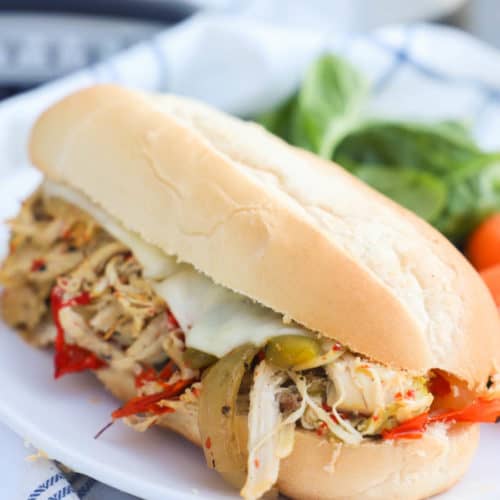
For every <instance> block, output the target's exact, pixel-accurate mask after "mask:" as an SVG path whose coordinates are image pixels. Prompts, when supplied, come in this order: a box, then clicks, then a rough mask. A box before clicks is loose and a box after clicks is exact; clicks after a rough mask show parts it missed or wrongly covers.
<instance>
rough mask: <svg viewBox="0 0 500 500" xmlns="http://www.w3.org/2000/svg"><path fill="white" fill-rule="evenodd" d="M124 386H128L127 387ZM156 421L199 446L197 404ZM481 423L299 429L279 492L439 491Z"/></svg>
mask: <svg viewBox="0 0 500 500" xmlns="http://www.w3.org/2000/svg"><path fill="white" fill-rule="evenodd" d="M96 375H97V376H98V377H99V378H100V379H101V380H102V381H103V382H104V384H105V385H106V386H107V388H108V389H109V390H110V391H111V392H112V393H113V394H115V396H117V397H119V398H120V399H123V400H128V399H130V398H131V397H133V396H134V395H135V389H134V385H133V379H131V381H129V383H130V385H128V383H125V384H124V383H123V378H120V377H117V376H116V375H115V374H113V373H112V371H111V370H100V371H98V372H96ZM126 386H128V388H127V387H126ZM159 425H161V426H162V427H165V428H168V429H170V430H173V431H174V432H177V433H179V434H181V435H183V436H184V437H186V438H187V439H189V440H190V441H192V442H193V443H195V444H196V445H198V446H201V440H200V434H199V430H198V415H197V412H196V411H195V410H193V409H192V410H190V411H189V410H188V411H179V412H175V413H169V414H167V415H165V416H164V417H162V418H161V419H160V421H159ZM478 439H479V425H471V424H467V425H464V424H461V425H456V426H454V427H452V428H451V429H449V430H448V431H446V429H445V428H444V427H443V426H437V427H434V428H431V429H430V430H428V431H427V432H426V433H425V435H424V437H423V438H422V439H419V440H402V441H395V442H393V441H383V442H377V441H368V442H364V443H363V444H361V445H360V446H347V445H342V444H340V443H338V444H335V443H330V442H328V441H327V440H326V439H325V438H322V437H319V436H317V435H316V434H315V433H314V432H310V431H304V430H297V431H296V432H295V445H294V449H293V452H292V454H291V455H290V456H289V457H288V458H286V459H284V460H282V461H281V467H280V473H279V480H278V487H279V490H280V491H281V493H283V494H285V495H287V496H289V497H291V498H300V499H302V500H323V499H324V500H334V499H356V500H363V499H371V500H374V499H379V500H393V499H394V500H395V499H401V500H419V499H422V498H427V497H429V496H431V495H435V494H437V493H440V492H442V491H444V490H446V489H448V488H450V487H451V486H452V485H453V484H455V483H456V482H457V481H458V480H459V479H460V478H461V477H462V475H463V474H464V472H465V471H466V469H467V467H468V466H469V463H470V461H471V459H472V457H473V455H474V452H475V450H476V448H477V444H478Z"/></svg>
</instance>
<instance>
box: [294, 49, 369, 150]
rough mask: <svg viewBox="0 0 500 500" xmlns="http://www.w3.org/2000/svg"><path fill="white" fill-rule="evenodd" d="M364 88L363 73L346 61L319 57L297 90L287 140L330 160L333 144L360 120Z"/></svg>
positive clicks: (365, 82) (365, 92)
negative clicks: (290, 131) (293, 118)
mask: <svg viewBox="0 0 500 500" xmlns="http://www.w3.org/2000/svg"><path fill="white" fill-rule="evenodd" d="M368 91H369V87H368V84H367V81H366V80H365V78H364V77H363V75H362V74H361V73H359V71H357V70H356V69H355V68H353V67H352V66H351V65H350V64H348V63H347V62H346V61H344V60H343V59H340V58H339V57H337V56H334V55H324V56H322V57H320V58H319V59H317V60H316V61H315V62H314V63H313V64H312V66H311V67H310V68H309V70H308V71H307V73H306V75H305V78H304V81H303V83H302V87H301V88H300V90H299V93H298V96H297V108H296V115H295V120H294V122H293V124H292V135H291V142H292V143H293V144H295V145H297V146H300V147H303V148H305V149H309V150H310V151H313V152H315V153H317V154H319V155H320V156H322V157H324V158H328V159H330V158H331V157H332V154H333V151H334V149H335V146H336V144H337V143H338V142H339V141H340V140H341V139H342V138H343V137H344V136H345V135H346V133H347V132H349V130H351V129H352V128H353V127H354V126H355V125H356V124H357V123H358V121H359V120H360V117H361V114H362V111H363V109H364V107H365V105H366V102H367V99H368Z"/></svg>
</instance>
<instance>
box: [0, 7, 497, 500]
mask: <svg viewBox="0 0 500 500" xmlns="http://www.w3.org/2000/svg"><path fill="white" fill-rule="evenodd" d="M327 51H331V52H337V53H340V54H342V55H344V56H345V57H347V58H349V60H350V61H351V62H353V63H354V64H355V65H356V66H358V67H360V68H361V69H362V70H363V72H364V73H365V74H366V75H367V77H368V78H369V79H370V81H371V83H372V86H373V89H374V99H373V101H372V103H371V112H373V113H376V114H377V116H381V115H383V116H386V117H391V118H394V117H401V116H405V117H407V118H408V117H413V118H415V119H429V118H431V119H438V118H439V119H460V120H467V121H469V122H470V123H471V124H472V125H473V130H474V133H475V134H476V137H477V139H478V140H479V142H480V143H481V145H482V146H483V147H485V148H494V147H498V146H499V139H500V135H499V134H498V132H497V131H498V130H500V57H498V55H497V53H496V52H495V51H494V50H493V49H490V48H488V47H486V46H483V45H482V44H480V43H479V42H477V41H475V40H474V39H472V38H470V37H468V36H467V35H465V34H462V33H460V32H457V31H455V30H453V29H451V28H444V27H437V26H431V25H409V26H395V27H390V28H385V29H381V30H378V31H375V32H373V33H369V34H362V35H350V36H346V35H340V34H337V33H333V32H330V30H329V29H328V28H323V29H317V30H304V29H299V28H296V27H286V26H277V25H275V24H272V23H271V24H266V22H264V21H262V20H260V21H259V22H257V21H253V20H250V19H245V18H242V17H238V16H234V15H233V16H231V15H210V14H201V15H197V16H194V17H193V18H192V19H190V20H188V21H187V22H184V23H182V24H180V25H178V26H177V27H174V28H172V29H169V30H167V31H166V32H164V33H161V34H159V35H158V36H156V37H155V38H153V39H152V40H150V41H148V42H145V43H141V44H139V45H137V46H135V47H133V48H131V49H129V50H127V51H126V52H123V53H122V54H120V55H118V56H115V57H113V58H112V59H110V60H108V61H106V62H104V63H101V64H98V65H96V66H93V67H91V68H89V69H86V70H84V71H80V72H78V73H76V74H74V75H72V76H70V77H67V78H64V79H62V80H60V81H57V82H55V83H51V84H49V85H46V86H43V87H41V88H39V89H36V90H34V91H32V92H28V93H27V94H24V95H21V96H19V97H15V98H12V99H10V100H8V101H5V102H3V103H0V151H1V155H0V179H2V180H1V183H2V184H3V185H4V186H6V185H7V184H6V183H7V182H14V181H15V179H19V178H21V177H22V176H23V175H26V172H27V169H28V168H29V160H28V157H27V154H26V145H27V140H28V136H29V129H30V127H31V125H32V123H33V121H34V120H35V118H36V116H37V115H38V114H39V113H40V112H41V111H42V110H43V109H44V108H46V107H47V106H48V105H49V104H51V103H53V102H54V101H56V100H57V99H59V98H61V97H62V96H64V95H66V94H68V93H70V92H72V91H73V90H75V89H77V88H80V87H84V86H88V85H91V84H95V83H103V82H113V83H117V84H120V85H126V86H129V87H132V88H140V89H146V90H150V91H158V92H172V93H176V94H181V95H188V96H192V97H194V98H197V99H202V100H204V101H206V102H208V103H210V104H213V105H214V106H217V107H219V108H221V109H223V110H225V111H228V112H230V113H234V114H237V115H240V116H243V117H249V116H251V115H253V114H254V113H257V112H259V111H262V110H265V109H267V108H268V107H269V106H272V105H273V104H276V103H277V102H279V101H280V100H282V99H284V98H285V97H286V96H287V95H288V94H290V92H292V91H293V89H294V88H296V86H297V84H298V82H299V81H300V78H301V75H302V74H303V72H304V70H305V68H306V67H307V65H308V64H309V63H310V62H311V61H312V60H313V59H314V58H315V57H317V56H318V55H319V54H321V53H323V52H327ZM457 61H460V62H462V61H466V64H462V63H460V64H457ZM0 414H1V412H0ZM0 442H1V443H2V461H1V462H0V470H1V471H2V476H3V477H5V478H7V479H6V480H5V481H3V482H4V484H3V486H2V488H3V489H2V490H1V491H2V493H1V495H0V496H2V498H6V499H7V498H8V499H11V498H12V499H16V498H23V499H30V500H32V499H43V500H46V499H49V498H51V499H52V498H53V499H62V498H68V499H71V500H75V499H77V498H80V499H83V498H93V499H99V500H100V499H112V498H113V499H115V498H116V499H120V500H124V499H126V498H132V497H130V496H128V495H126V494H125V493H120V492H117V491H116V490H112V489H110V488H108V487H106V486H104V485H102V484H100V483H98V482H96V481H95V480H94V479H91V478H87V477H85V476H82V475H81V474H78V473H77V472H68V471H65V470H64V469H62V468H60V467H59V466H58V465H57V464H56V463H55V462H53V461H51V460H48V459H47V458H46V457H44V455H43V453H39V454H37V451H36V450H29V449H27V448H26V447H25V444H24V443H23V441H22V439H20V438H15V437H14V436H13V435H12V434H11V433H10V431H8V430H7V429H6V428H4V427H0ZM4 450H6V451H5V452H4ZM28 455H33V457H32V459H31V460H30V461H27V460H26V457H27V456H28ZM6 457H9V459H6ZM12 457H15V458H12ZM16 482H17V484H14V483H16ZM3 490H5V493H4V492H3ZM449 498H459V497H451V496H450V497H449ZM460 498H462V497H460ZM463 498H467V496H466V497H463ZM484 498H486V496H484ZM491 498H496V497H491Z"/></svg>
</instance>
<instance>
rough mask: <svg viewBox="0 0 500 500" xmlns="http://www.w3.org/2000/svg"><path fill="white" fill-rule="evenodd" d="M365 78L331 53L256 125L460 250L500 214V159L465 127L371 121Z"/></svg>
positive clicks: (444, 124) (318, 60)
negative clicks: (410, 214)
mask: <svg viewBox="0 0 500 500" xmlns="http://www.w3.org/2000/svg"><path fill="white" fill-rule="evenodd" d="M368 99H369V87H368V85H367V83H366V80H365V79H364V78H363V75H361V74H360V73H359V72H358V71H357V70H356V69H355V68H354V67H353V66H351V65H350V64H348V63H347V62H345V61H344V60H342V59H340V58H339V57H336V56H332V55H324V56H322V57H320V58H319V59H317V60H316V61H315V62H314V63H313V64H312V65H311V66H310V68H309V69H308V71H307V72H306V74H305V77H304V80H303V82H302V85H301V87H300V89H299V90H298V91H297V92H296V93H295V94H294V95H293V96H291V97H290V98H289V99H288V100H287V101H286V102H285V103H284V104H282V105H281V106H279V107H278V108H276V109H275V110H273V111H271V112H268V113H266V114H264V115H262V116H261V117H260V118H259V119H258V121H260V123H262V124H263V125H264V126H265V127H266V128H267V129H268V130H270V131H271V132H273V133H275V134H276V135H278V136H280V137H282V138H283V139H285V140H286V141H288V142H290V143H291V144H293V145H295V146H299V147H302V148H304V149H308V150H310V151H312V152H314V153H316V154H318V155H320V156H322V157H324V158H327V159H333V160H335V161H336V162H337V163H339V164H340V165H342V166H344V167H345V168H346V169H348V170H349V171H350V172H351V173H353V174H354V175H356V176H358V177H359V178H360V179H362V180H363V181H364V182H366V183H367V184H369V185H371V186H372V187H374V188H375V189H377V190H379V191H381V192H382V193H384V194H385V195H387V196H389V197H390V198H392V199H393V200H395V201H396V202H398V203H400V204H401V205H403V206H405V207H407V208H409V209H410V210H412V211H414V212H415V213H417V214H418V215H419V216H420V217H422V218H423V219H425V220H427V221H428V222H430V223H432V224H434V225H435V226H436V227H437V228H438V229H439V230H440V231H442V232H443V233H444V234H445V235H446V236H447V237H448V238H450V239H451V240H452V241H453V242H455V243H457V244H460V243H462V242H463V240H464V238H465V237H466V236H467V234H468V233H469V232H470V231H472V230H473V229H474V228H475V227H476V226H477V225H478V224H479V223H480V222H481V221H482V220H483V219H484V218H485V217H486V216H488V215H489V214H491V213H492V212H494V211H500V153H499V154H495V155H492V154H487V153H485V152H483V151H481V150H480V149H479V148H478V147H477V145H476V144H475V142H474V140H473V138H472V136H471V134H470V131H469V129H468V127H467V126H466V125H465V124H464V123H461V122H457V121H445V122H437V123H430V124H427V123H415V122H409V121H408V122H406V121H405V122H403V121H368V120H367V119H366V118H365V117H364V115H365V108H366V105H367V103H368Z"/></svg>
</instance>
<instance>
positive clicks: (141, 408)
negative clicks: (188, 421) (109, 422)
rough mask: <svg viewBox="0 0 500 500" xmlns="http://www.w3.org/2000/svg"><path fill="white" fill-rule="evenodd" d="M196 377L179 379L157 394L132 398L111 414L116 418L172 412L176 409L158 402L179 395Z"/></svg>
mask: <svg viewBox="0 0 500 500" xmlns="http://www.w3.org/2000/svg"><path fill="white" fill-rule="evenodd" d="M193 382H194V379H190V380H178V381H177V382H175V383H173V384H170V385H167V387H166V388H165V389H164V390H163V391H161V392H158V393H156V394H150V395H149V396H137V397H135V398H132V399H131V400H130V401H129V402H128V403H126V404H125V405H124V406H122V407H121V408H118V410H115V411H114V412H113V413H112V414H111V416H112V417H113V418H114V419H117V418H123V417H130V416H131V415H137V414H138V413H153V414H154V415H162V414H164V413H172V412H174V411H175V410H174V409H173V408H170V407H168V406H160V405H159V404H158V403H159V402H160V401H163V400H166V399H172V398H175V397H176V396H178V395H179V394H180V393H181V392H182V391H183V390H184V389H185V388H186V387H187V386H189V385H191V384H192V383H193Z"/></svg>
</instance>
